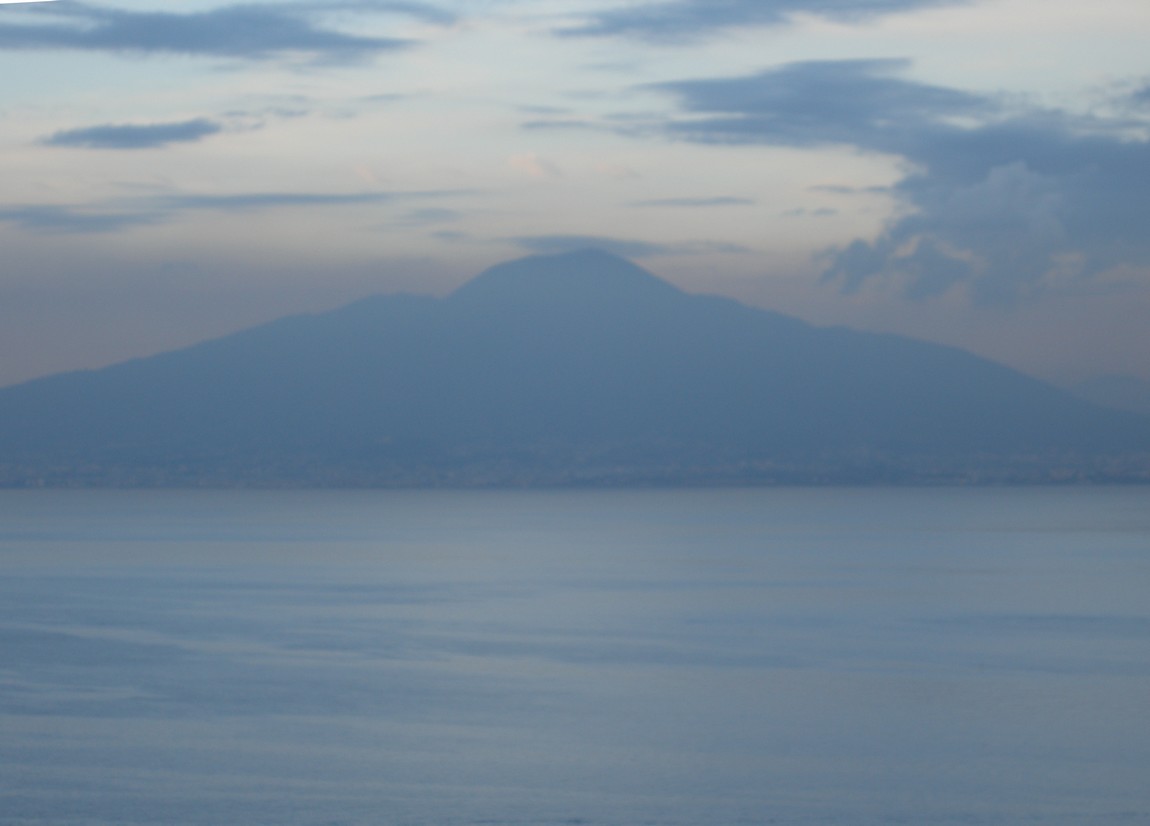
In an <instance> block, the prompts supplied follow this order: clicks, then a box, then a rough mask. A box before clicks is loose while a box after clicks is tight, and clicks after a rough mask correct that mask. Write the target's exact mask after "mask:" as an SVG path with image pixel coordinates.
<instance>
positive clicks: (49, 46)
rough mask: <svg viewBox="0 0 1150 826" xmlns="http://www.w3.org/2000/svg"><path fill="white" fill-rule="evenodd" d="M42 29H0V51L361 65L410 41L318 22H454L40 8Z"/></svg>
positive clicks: (303, 9) (246, 11)
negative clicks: (301, 58)
mask: <svg viewBox="0 0 1150 826" xmlns="http://www.w3.org/2000/svg"><path fill="white" fill-rule="evenodd" d="M34 8H35V11H36V12H37V14H36V18H37V19H38V20H39V19H43V21H44V22H35V23H29V22H4V23H0V48H5V49H38V50H80V51H107V52H126V53H137V54H180V55H200V56H208V57H228V58H239V59H244V60H267V59H272V58H278V57H282V56H285V55H288V54H301V55H306V56H308V57H310V58H311V59H313V60H316V61H331V62H343V61H358V60H363V59H365V58H368V57H371V56H372V55H375V54H378V53H381V52H387V51H392V50H395V49H400V48H404V47H406V46H409V45H411V42H410V41H407V40H400V39H394V38H385V37H368V36H363V35H354V34H346V33H344V32H339V31H334V30H332V29H326V28H323V27H321V26H320V25H318V24H317V23H316V22H315V20H314V19H313V18H315V17H316V16H318V15H320V14H322V13H326V12H331V11H341V10H342V11H359V12H394V13H401V14H407V15H418V16H420V17H423V18H425V19H428V20H431V21H434V22H443V21H446V20H448V19H450V16H449V15H447V14H446V13H445V12H441V11H439V10H437V9H436V8H435V7H433V6H429V5H425V4H422V3H386V2H368V0H361V1H360V2H342V3H338V2H337V3H285V4H275V5H271V4H236V5H230V6H222V7H219V8H215V9H208V10H205V11H194V12H166V11H131V10H128V9H119V8H111V7H107V6H99V5H94V4H89V3H83V2H66V3H48V4H44V5H42V6H36V7H34Z"/></svg>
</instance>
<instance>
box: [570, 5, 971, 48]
mask: <svg viewBox="0 0 1150 826" xmlns="http://www.w3.org/2000/svg"><path fill="white" fill-rule="evenodd" d="M966 2H969V0H672V1H671V2H666V0H664V1H663V2H646V3H640V4H637V5H635V4H632V5H628V6H627V7H626V8H613V9H608V10H606V11H601V12H598V13H595V14H593V15H591V16H590V17H589V18H588V20H587V22H586V23H584V24H582V25H579V26H573V27H570V28H566V29H562V30H560V32H559V33H560V34H562V35H566V36H577V37H616V36H623V37H635V38H640V39H643V40H655V41H659V40H665V41H683V40H695V39H698V38H701V37H705V36H707V35H709V34H713V33H715V32H717V31H721V30H724V29H734V28H740V27H746V26H781V25H785V24H787V23H789V22H791V20H792V19H794V17H796V16H797V15H803V14H808V15H816V16H818V17H823V18H828V19H832V20H839V21H846V22H858V21H864V20H869V19H873V18H876V17H882V16H884V15H890V14H899V13H903V12H909V11H916V10H918V9H927V8H934V7H938V6H953V5H958V4H962V3H966Z"/></svg>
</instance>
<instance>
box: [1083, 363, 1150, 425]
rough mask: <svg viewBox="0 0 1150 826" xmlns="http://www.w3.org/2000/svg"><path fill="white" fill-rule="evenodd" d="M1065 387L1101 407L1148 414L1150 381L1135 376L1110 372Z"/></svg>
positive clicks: (1149, 412) (1149, 411) (1149, 409)
mask: <svg viewBox="0 0 1150 826" xmlns="http://www.w3.org/2000/svg"><path fill="white" fill-rule="evenodd" d="M1067 389H1068V390H1069V391H1070V392H1071V393H1073V394H1074V395H1076V396H1078V397H1079V398H1082V399H1085V400H1086V401H1088V402H1093V403H1094V404H1097V405H1101V406H1103V407H1112V408H1114V409H1115V410H1126V411H1129V412H1131V413H1142V414H1145V415H1150V381H1146V380H1145V379H1140V378H1138V377H1137V376H1126V375H1122V374H1117V373H1111V374H1107V375H1104V376H1096V377H1094V378H1091V379H1086V380H1085V381H1081V382H1078V383H1077V384H1075V385H1073V386H1072V387H1068V388H1067Z"/></svg>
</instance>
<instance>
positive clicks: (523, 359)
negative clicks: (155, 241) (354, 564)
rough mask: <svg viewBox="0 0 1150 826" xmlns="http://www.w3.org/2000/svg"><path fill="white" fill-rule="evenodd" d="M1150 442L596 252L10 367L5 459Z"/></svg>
mask: <svg viewBox="0 0 1150 826" xmlns="http://www.w3.org/2000/svg"><path fill="white" fill-rule="evenodd" d="M1142 452H1147V453H1150V420H1146V419H1144V418H1141V417H1138V416H1135V415H1134V414H1129V415H1126V414H1121V413H1118V412H1115V411H1106V410H1102V409H1101V408H1098V407H1095V406H1092V405H1090V404H1088V403H1086V402H1083V401H1081V400H1078V399H1075V398H1073V397H1071V396H1070V395H1069V394H1067V393H1065V392H1063V391H1061V390H1058V389H1056V388H1054V387H1052V386H1050V385H1046V384H1044V383H1042V382H1040V381H1038V380H1037V379H1033V378H1030V377H1027V376H1024V375H1023V374H1021V373H1018V372H1017V371H1013V370H1011V369H1010V368H1007V367H1004V366H1002V365H998V364H995V363H993V362H988V361H986V360H984V359H980V358H978V357H976V356H973V355H971V354H969V353H965V352H964V351H960V350H956V349H953V348H948V347H944V346H942V345H937V344H930V343H927V342H918V341H915V340H912V339H906V338H903V337H899V336H893V335H882V334H872V333H861V332H858V331H853V330H849V329H846V328H818V327H814V326H812V325H810V324H807V323H806V322H803V321H800V320H798V319H794V318H791V317H788V316H784V315H780V314H778V313H773V312H771V311H768V310H759V309H756V308H752V307H747V306H745V305H742V304H739V303H738V302H735V301H733V300H731V299H727V298H721V297H717V296H698V295H693V294H690V293H686V292H684V291H682V290H680V289H678V288H677V287H675V286H673V285H671V284H669V283H667V282H665V281H662V280H660V279H658V278H656V277H655V276H654V275H651V274H650V273H648V272H647V271H646V270H643V269H642V268H639V267H637V266H636V265H634V264H632V263H630V262H628V261H625V260H623V259H620V258H617V257H616V256H613V255H610V254H608V253H603V252H598V251H581V252H577V253H567V254H564V255H558V256H545V255H544V256H531V257H528V258H524V259H519V260H517V261H512V262H508V263H506V264H500V265H497V266H495V267H492V268H490V269H488V270H486V271H485V272H484V273H482V274H480V275H479V276H477V277H476V278H475V279H473V280H472V281H470V282H468V283H467V284H465V285H463V286H462V287H460V288H459V289H458V290H456V291H455V292H454V293H452V294H451V295H449V296H447V297H446V298H431V297H426V296H416V295H410V294H399V295H391V296H374V297H368V298H365V299H361V300H360V301H357V302H353V303H352V304H350V305H347V306H345V307H342V308H339V309H337V310H333V311H329V312H326V313H312V314H301V315H296V316H289V317H287V318H283V319H278V320H276V321H273V322H269V323H267V324H264V325H260V326H257V327H253V328H249V329H247V330H243V331H239V332H237V333H234V334H232V335H230V336H225V337H222V338H218V339H214V340H210V341H206V342H202V343H200V344H197V345H193V346H192V347H188V348H183V349H181V350H176V351H172V352H168V353H162V354H159V355H156V356H150V357H147V358H142V359H134V360H131V361H128V362H122V363H120V364H117V365H112V366H110V367H106V368H103V369H101V370H94V371H85V372H81V373H68V374H59V375H57V376H51V377H46V378H43V379H37V380H34V381H32V382H26V383H24V384H21V385H15V386H13V387H9V388H4V389H0V466H2V467H3V468H5V469H6V470H3V471H0V483H7V484H25V483H28V484H31V483H36V482H37V480H39V481H40V482H43V483H47V484H66V483H70V482H69V480H70V479H72V480H81V481H78V482H77V483H88V484H116V483H136V484H169V483H170V484H177V483H187V484H233V483H234V484H374V485H392V484H396V485H399V484H403V485H423V484H429V485H438V484H563V483H589V484H595V483H604V484H607V483H616V482H619V483H622V482H634V483H643V482H650V481H655V482H659V483H675V484H688V483H709V482H712V481H728V482H748V483H758V482H769V481H818V480H825V481H836V480H837V481H859V480H860V479H862V480H865V477H866V473H867V470H866V468H867V467H870V468H871V469H872V479H871V480H872V481H884V480H885V481H892V480H893V481H915V480H919V481H924V480H933V479H941V480H947V479H949V480H952V481H962V480H963V479H966V478H968V477H970V475H971V474H972V473H974V474H976V475H977V474H980V473H981V474H984V475H985V472H986V468H989V467H996V468H1003V467H1014V468H1016V469H1017V468H1019V467H1030V469H1029V470H1027V471H1026V473H1027V474H1029V477H1028V478H1031V477H1032V478H1031V480H1032V481H1042V480H1048V477H1049V476H1050V474H1055V473H1062V472H1064V471H1065V468H1066V467H1068V466H1069V467H1071V468H1072V473H1078V474H1079V475H1081V473H1083V472H1087V471H1086V470H1083V469H1088V468H1098V467H1107V468H1109V470H1107V471H1106V473H1109V474H1110V475H1111V476H1113V475H1114V473H1115V471H1114V463H1115V462H1116V461H1120V462H1122V463H1125V462H1126V461H1127V459H1129V457H1131V456H1134V455H1138V454H1140V453H1142ZM1068 462H1069V463H1070V464H1069V465H1068V464H1067V463H1068ZM1039 465H1040V466H1041V467H1042V468H1043V469H1044V470H1042V471H1041V472H1036V471H1034V467H1036V466H1039ZM980 468H981V470H980ZM1058 468H1062V469H1063V470H1058ZM1073 468H1078V469H1077V470H1073ZM996 472H998V471H996ZM1011 472H1013V471H1011ZM1090 472H1095V471H1090ZM1138 472H1141V471H1138ZM1043 474H1046V475H1045V476H1044V475H1043ZM1000 475H1001V473H1000ZM1024 475H1025V474H1024ZM1135 475H1136V474H1135ZM1119 476H1121V474H1119ZM1126 476H1127V477H1128V476H1129V474H1128V473H1127V474H1126ZM1122 478H1126V477H1122ZM1139 478H1140V477H1139ZM117 480H119V481H117ZM125 480H127V481H126V482H125Z"/></svg>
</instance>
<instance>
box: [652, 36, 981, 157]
mask: <svg viewBox="0 0 1150 826" xmlns="http://www.w3.org/2000/svg"><path fill="white" fill-rule="evenodd" d="M908 66H909V63H908V61H905V60H891V59H882V60H835V61H809V62H801V63H790V64H787V65H784V66H782V67H779V68H775V69H769V70H767V71H763V72H759V73H757V74H754V75H749V76H745V77H733V78H718V79H706V80H685V81H677V82H671V83H660V84H656V85H654V86H652V87H649V88H652V89H655V90H659V91H663V92H667V93H670V94H671V95H673V96H675V97H677V98H678V99H679V101H680V107H681V108H682V109H683V110H685V111H686V112H689V113H691V117H689V118H684V119H682V120H672V121H669V122H667V123H666V124H664V125H663V129H664V130H665V131H666V132H667V133H668V134H670V135H671V136H673V137H678V138H683V139H686V140H691V141H695V142H700V143H766V144H774V145H783V146H800V147H814V146H827V145H832V144H842V145H852V146H859V147H862V148H866V149H874V150H878V151H885V152H896V153H900V154H902V153H906V152H907V151H910V147H907V146H905V145H904V144H905V141H906V140H907V139H913V138H914V137H916V136H918V135H919V134H921V133H923V132H925V131H927V130H929V129H931V128H934V127H935V126H936V125H939V124H940V122H941V121H942V119H943V118H953V117H956V116H966V117H972V116H980V115H987V114H990V113H992V112H993V111H994V106H993V104H991V103H990V102H989V101H987V100H986V99H985V98H983V97H980V96H978V95H973V94H970V93H967V92H961V91H956V90H954V89H947V88H945V87H941V86H930V85H927V84H923V83H915V82H913V81H908V80H903V79H902V78H900V77H898V76H897V73H898V72H900V71H902V70H904V69H906V68H908Z"/></svg>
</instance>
